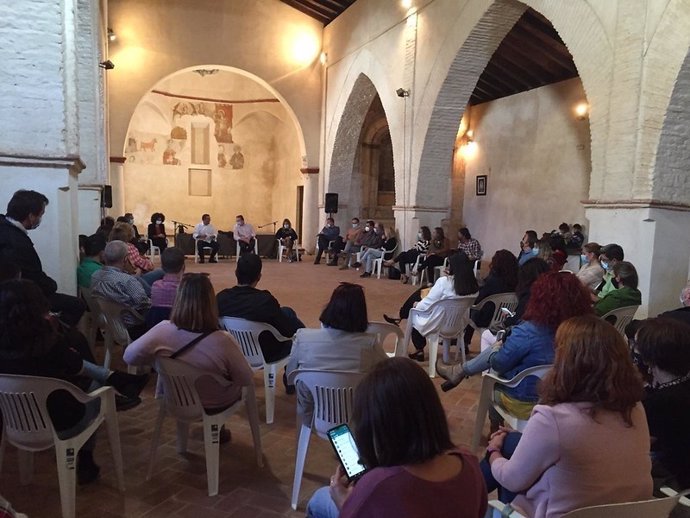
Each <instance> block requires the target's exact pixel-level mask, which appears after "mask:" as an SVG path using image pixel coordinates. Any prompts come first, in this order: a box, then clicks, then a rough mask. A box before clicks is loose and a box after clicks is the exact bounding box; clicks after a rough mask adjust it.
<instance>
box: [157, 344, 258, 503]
mask: <svg viewBox="0 0 690 518" xmlns="http://www.w3.org/2000/svg"><path fill="white" fill-rule="evenodd" d="M156 371H157V372H158V374H159V375H160V378H161V379H162V380H163V381H162V384H163V397H162V399H161V400H160V410H159V412H158V419H157V421H156V428H155V430H154V432H153V439H152V441H151V458H150V460H149V469H148V473H147V475H146V480H150V479H151V475H152V474H153V465H154V463H155V460H156V452H157V450H158V444H159V442H160V435H161V428H162V425H163V419H165V415H166V413H169V414H170V415H171V416H172V417H174V418H175V419H176V420H177V451H178V453H184V452H186V451H187V437H188V434H189V423H193V422H197V421H203V426H204V452H205V454H206V479H207V484H208V496H215V495H217V494H218V467H219V457H220V455H219V453H220V431H221V428H222V426H223V423H225V421H227V419H228V417H230V416H231V415H232V414H234V413H235V412H237V410H239V409H240V408H241V407H242V406H245V407H246V409H247V417H248V419H249V426H250V428H251V430H252V438H253V439H254V451H255V453H256V463H257V465H258V466H259V467H260V468H262V467H263V465H264V463H263V452H262V450H261V434H260V433H259V411H258V410H257V407H256V395H255V393H254V385H247V386H243V387H242V397H241V399H240V400H239V401H237V402H236V403H234V404H233V405H231V406H230V407H228V408H226V409H225V410H223V411H222V412H219V413H214V414H212V415H209V414H207V413H206V410H205V409H204V407H203V406H201V399H200V398H199V393H198V392H197V388H196V382H197V380H198V379H199V378H201V377H211V378H213V379H214V380H215V381H216V383H218V384H219V385H221V386H224V387H228V386H231V385H233V382H232V381H229V380H227V379H225V378H222V377H221V376H218V375H216V374H211V373H209V372H205V371H203V370H200V369H197V368H196V367H193V366H192V365H189V364H188V363H185V362H184V361H182V360H173V359H172V358H162V357H159V358H156Z"/></svg>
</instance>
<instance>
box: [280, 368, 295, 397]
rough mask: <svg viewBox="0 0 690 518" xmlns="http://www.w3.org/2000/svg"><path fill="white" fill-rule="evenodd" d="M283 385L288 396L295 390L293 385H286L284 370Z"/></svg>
mask: <svg viewBox="0 0 690 518" xmlns="http://www.w3.org/2000/svg"><path fill="white" fill-rule="evenodd" d="M283 385H285V393H286V394H287V395H288V396H292V395H293V394H294V393H295V392H296V391H295V386H294V385H288V381H287V373H286V372H285V371H283Z"/></svg>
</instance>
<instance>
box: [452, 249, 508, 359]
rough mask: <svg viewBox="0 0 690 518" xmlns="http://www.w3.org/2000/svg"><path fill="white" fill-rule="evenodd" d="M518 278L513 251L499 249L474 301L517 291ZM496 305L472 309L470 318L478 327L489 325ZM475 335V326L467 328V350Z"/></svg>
mask: <svg viewBox="0 0 690 518" xmlns="http://www.w3.org/2000/svg"><path fill="white" fill-rule="evenodd" d="M517 278H518V262H517V259H516V258H515V256H514V255H513V254H512V252H509V251H508V250H498V251H497V252H496V253H495V254H494V256H493V257H492V258H491V264H489V274H488V275H487V276H486V278H485V279H484V284H482V286H481V288H479V294H478V295H477V298H476V299H475V301H474V303H475V304H479V303H480V302H481V301H482V300H484V299H485V298H487V297H489V296H491V295H497V294H499V293H510V292H513V291H515V287H516V286H517ZM495 310H496V307H495V305H494V304H493V303H487V304H486V305H484V307H483V308H482V309H480V310H479V311H476V310H470V318H471V319H472V321H473V322H474V323H475V324H476V325H477V326H478V327H488V326H489V324H490V323H491V319H492V318H493V314H494V311H495ZM473 336H474V328H473V327H472V326H467V327H466V328H465V337H464V342H465V349H466V350H467V349H468V348H469V346H470V343H471V342H472V337H473Z"/></svg>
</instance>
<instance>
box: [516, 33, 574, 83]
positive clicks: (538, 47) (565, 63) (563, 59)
mask: <svg viewBox="0 0 690 518" xmlns="http://www.w3.org/2000/svg"><path fill="white" fill-rule="evenodd" d="M516 29H517V30H514V31H510V32H509V33H508V34H507V35H506V37H507V38H508V39H509V41H513V42H514V43H515V44H518V43H520V44H521V45H524V46H526V47H529V49H531V50H532V52H534V53H539V54H541V55H542V56H543V57H544V58H545V59H548V60H549V61H551V62H553V63H555V64H556V65H557V66H558V67H559V69H561V70H563V71H564V72H566V73H572V72H575V73H577V67H575V63H574V62H573V58H572V56H571V55H570V52H568V49H567V48H566V46H565V45H561V44H559V43H558V42H556V41H554V40H547V41H549V42H550V43H551V44H549V43H547V41H545V39H546V38H543V39H542V38H540V37H539V36H538V35H537V34H535V33H534V32H530V30H529V29H521V28H518V27H517V26H516ZM541 36H543V33H542V34H541ZM559 46H560V47H561V48H559Z"/></svg>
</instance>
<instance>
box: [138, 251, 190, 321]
mask: <svg viewBox="0 0 690 518" xmlns="http://www.w3.org/2000/svg"><path fill="white" fill-rule="evenodd" d="M161 266H162V267H163V271H164V272H165V275H164V276H163V278H162V279H160V280H158V281H156V282H154V283H153V285H152V286H151V307H150V308H149V310H148V311H147V312H146V327H147V328H149V329H150V328H152V327H153V326H155V325H156V324H157V323H158V322H160V321H162V320H167V319H168V317H169V316H170V310H171V308H172V307H173V303H174V302H175V297H176V295H177V287H178V286H179V285H180V280H181V279H182V274H183V273H184V269H185V264H184V252H183V251H182V250H180V249H179V248H177V247H174V246H171V247H168V248H166V249H165V252H163V253H162V254H161Z"/></svg>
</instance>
